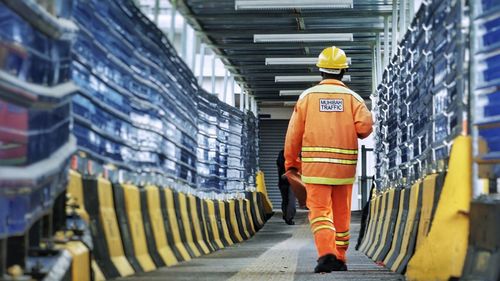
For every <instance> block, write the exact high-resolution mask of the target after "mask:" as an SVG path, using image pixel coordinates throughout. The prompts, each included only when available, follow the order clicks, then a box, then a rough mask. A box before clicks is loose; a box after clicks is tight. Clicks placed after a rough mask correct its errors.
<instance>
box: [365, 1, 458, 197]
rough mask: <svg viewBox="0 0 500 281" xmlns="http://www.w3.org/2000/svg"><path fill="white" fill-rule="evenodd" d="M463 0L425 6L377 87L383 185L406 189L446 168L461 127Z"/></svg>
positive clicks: (380, 180)
mask: <svg viewBox="0 0 500 281" xmlns="http://www.w3.org/2000/svg"><path fill="white" fill-rule="evenodd" d="M461 5H462V3H459V1H455V2H453V1H449V0H446V1H428V2H426V3H424V4H423V5H422V6H421V9H420V10H419V11H418V12H417V14H416V16H415V18H414V19H413V20H412V24H411V26H410V28H409V30H408V32H407V33H406V34H405V36H404V37H403V39H402V40H401V43H400V44H399V46H398V48H397V53H396V56H395V57H394V58H393V59H392V60H391V63H390V64H389V67H388V68H387V71H386V72H385V73H384V79H383V80H382V83H381V84H380V85H379V86H378V87H377V94H376V96H378V99H377V103H376V105H375V107H376V108H375V111H376V112H378V114H377V120H376V124H377V126H378V127H379V128H378V129H376V132H377V134H379V135H380V136H379V137H377V138H376V139H375V142H376V145H375V150H376V151H377V153H376V162H377V164H376V167H377V169H378V173H377V175H376V182H377V184H378V186H379V187H381V188H386V187H389V186H400V187H405V186H407V185H409V184H411V183H412V182H413V181H415V180H417V179H418V178H420V177H422V176H425V175H426V174H427V173H429V172H431V171H433V170H436V169H440V168H442V166H438V165H440V164H439V163H438V162H437V160H446V159H447V158H448V156H449V154H448V153H449V150H448V144H449V143H451V141H452V139H453V138H454V137H456V136H457V135H458V134H459V133H460V131H461V126H462V118H463V115H462V112H464V110H465V108H464V107H463V104H462V103H461V101H462V99H460V98H459V97H458V95H459V94H460V95H461V94H463V92H461V90H459V89H464V80H463V78H461V77H463V74H462V73H461V71H462V70H463V69H466V67H464V65H461V64H463V63H464V60H463V59H462V58H463V57H465V47H464V46H463V45H462V44H460V43H456V42H457V41H460V40H459V39H460V38H458V37H459V36H461V34H462V31H461V28H462V27H461V24H462V21H461V19H462V18H463V17H465V14H464V13H463V11H464V10H463V9H462V8H463V7H462V6H461Z"/></svg>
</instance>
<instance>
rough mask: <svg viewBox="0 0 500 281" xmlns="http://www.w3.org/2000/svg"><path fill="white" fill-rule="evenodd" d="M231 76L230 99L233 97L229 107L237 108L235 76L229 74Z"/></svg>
mask: <svg viewBox="0 0 500 281" xmlns="http://www.w3.org/2000/svg"><path fill="white" fill-rule="evenodd" d="M229 76H230V78H231V82H230V85H231V91H229V97H231V98H230V99H229V101H228V103H229V105H231V106H235V104H236V101H235V97H234V91H235V88H236V87H235V86H236V82H235V81H234V76H233V75H232V74H231V73H229Z"/></svg>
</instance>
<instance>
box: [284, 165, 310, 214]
mask: <svg viewBox="0 0 500 281" xmlns="http://www.w3.org/2000/svg"><path fill="white" fill-rule="evenodd" d="M285 176H286V177H287V179H288V182H289V183H290V187H291V188H292V191H293V193H294V194H295V197H296V198H297V201H299V206H301V207H303V206H305V205H306V198H307V194H306V186H305V185H304V183H303V182H302V178H301V176H300V173H299V171H298V170H297V169H296V168H290V169H288V171H287V172H286V173H285Z"/></svg>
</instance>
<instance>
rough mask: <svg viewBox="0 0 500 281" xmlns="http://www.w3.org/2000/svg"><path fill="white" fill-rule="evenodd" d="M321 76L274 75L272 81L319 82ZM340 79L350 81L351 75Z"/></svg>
mask: <svg viewBox="0 0 500 281" xmlns="http://www.w3.org/2000/svg"><path fill="white" fill-rule="evenodd" d="M322 79H323V78H322V77H321V76H318V75H298V76H288V75H287V76H275V77H274V82H276V83H293V82H319V81H321V80H322ZM342 81H344V82H349V81H351V75H344V77H343V78H342Z"/></svg>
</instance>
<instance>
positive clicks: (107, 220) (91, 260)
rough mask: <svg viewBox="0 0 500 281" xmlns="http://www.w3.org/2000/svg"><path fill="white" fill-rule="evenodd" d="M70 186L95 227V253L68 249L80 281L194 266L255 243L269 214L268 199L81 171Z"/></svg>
mask: <svg viewBox="0 0 500 281" xmlns="http://www.w3.org/2000/svg"><path fill="white" fill-rule="evenodd" d="M68 186H69V187H68V193H69V196H70V197H71V198H72V199H71V200H70V202H72V203H71V204H72V206H71V208H74V209H75V208H76V213H77V214H78V215H80V216H81V217H82V219H84V220H85V221H88V222H89V225H90V230H91V235H92V240H93V241H92V242H93V244H94V247H93V249H92V251H89V250H88V248H87V247H86V246H85V245H84V244H83V243H82V242H74V243H73V242H72V243H71V244H68V245H67V246H65V247H68V251H69V252H70V253H72V256H73V258H74V260H73V267H72V276H73V280H89V279H90V280H105V279H111V278H116V277H123V276H129V275H132V274H134V273H140V272H144V271H150V270H154V269H156V268H159V267H162V266H171V265H174V264H177V263H179V262H182V261H188V260H190V259H191V258H194V257H198V256H201V255H204V254H209V253H211V252H213V251H215V250H219V249H222V248H224V247H227V246H230V245H232V244H234V243H238V242H241V241H244V240H246V239H249V238H250V237H251V236H253V235H254V234H255V233H256V232H257V231H258V230H259V229H261V228H262V227H263V225H264V223H265V221H266V218H267V216H268V215H269V214H268V212H266V209H265V207H264V201H265V198H266V197H265V194H263V193H261V192H248V193H246V194H245V198H242V199H231V200H209V199H201V198H199V197H196V196H194V195H186V194H184V193H179V192H176V191H174V190H172V189H170V188H161V187H156V186H145V187H138V186H134V185H130V184H112V183H111V182H110V181H109V180H107V179H104V178H102V177H98V178H96V177H89V176H84V177H82V176H81V175H80V174H78V173H77V172H74V171H71V172H70V179H69V184H68ZM80 276H81V278H80ZM87 278H89V279H87Z"/></svg>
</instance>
